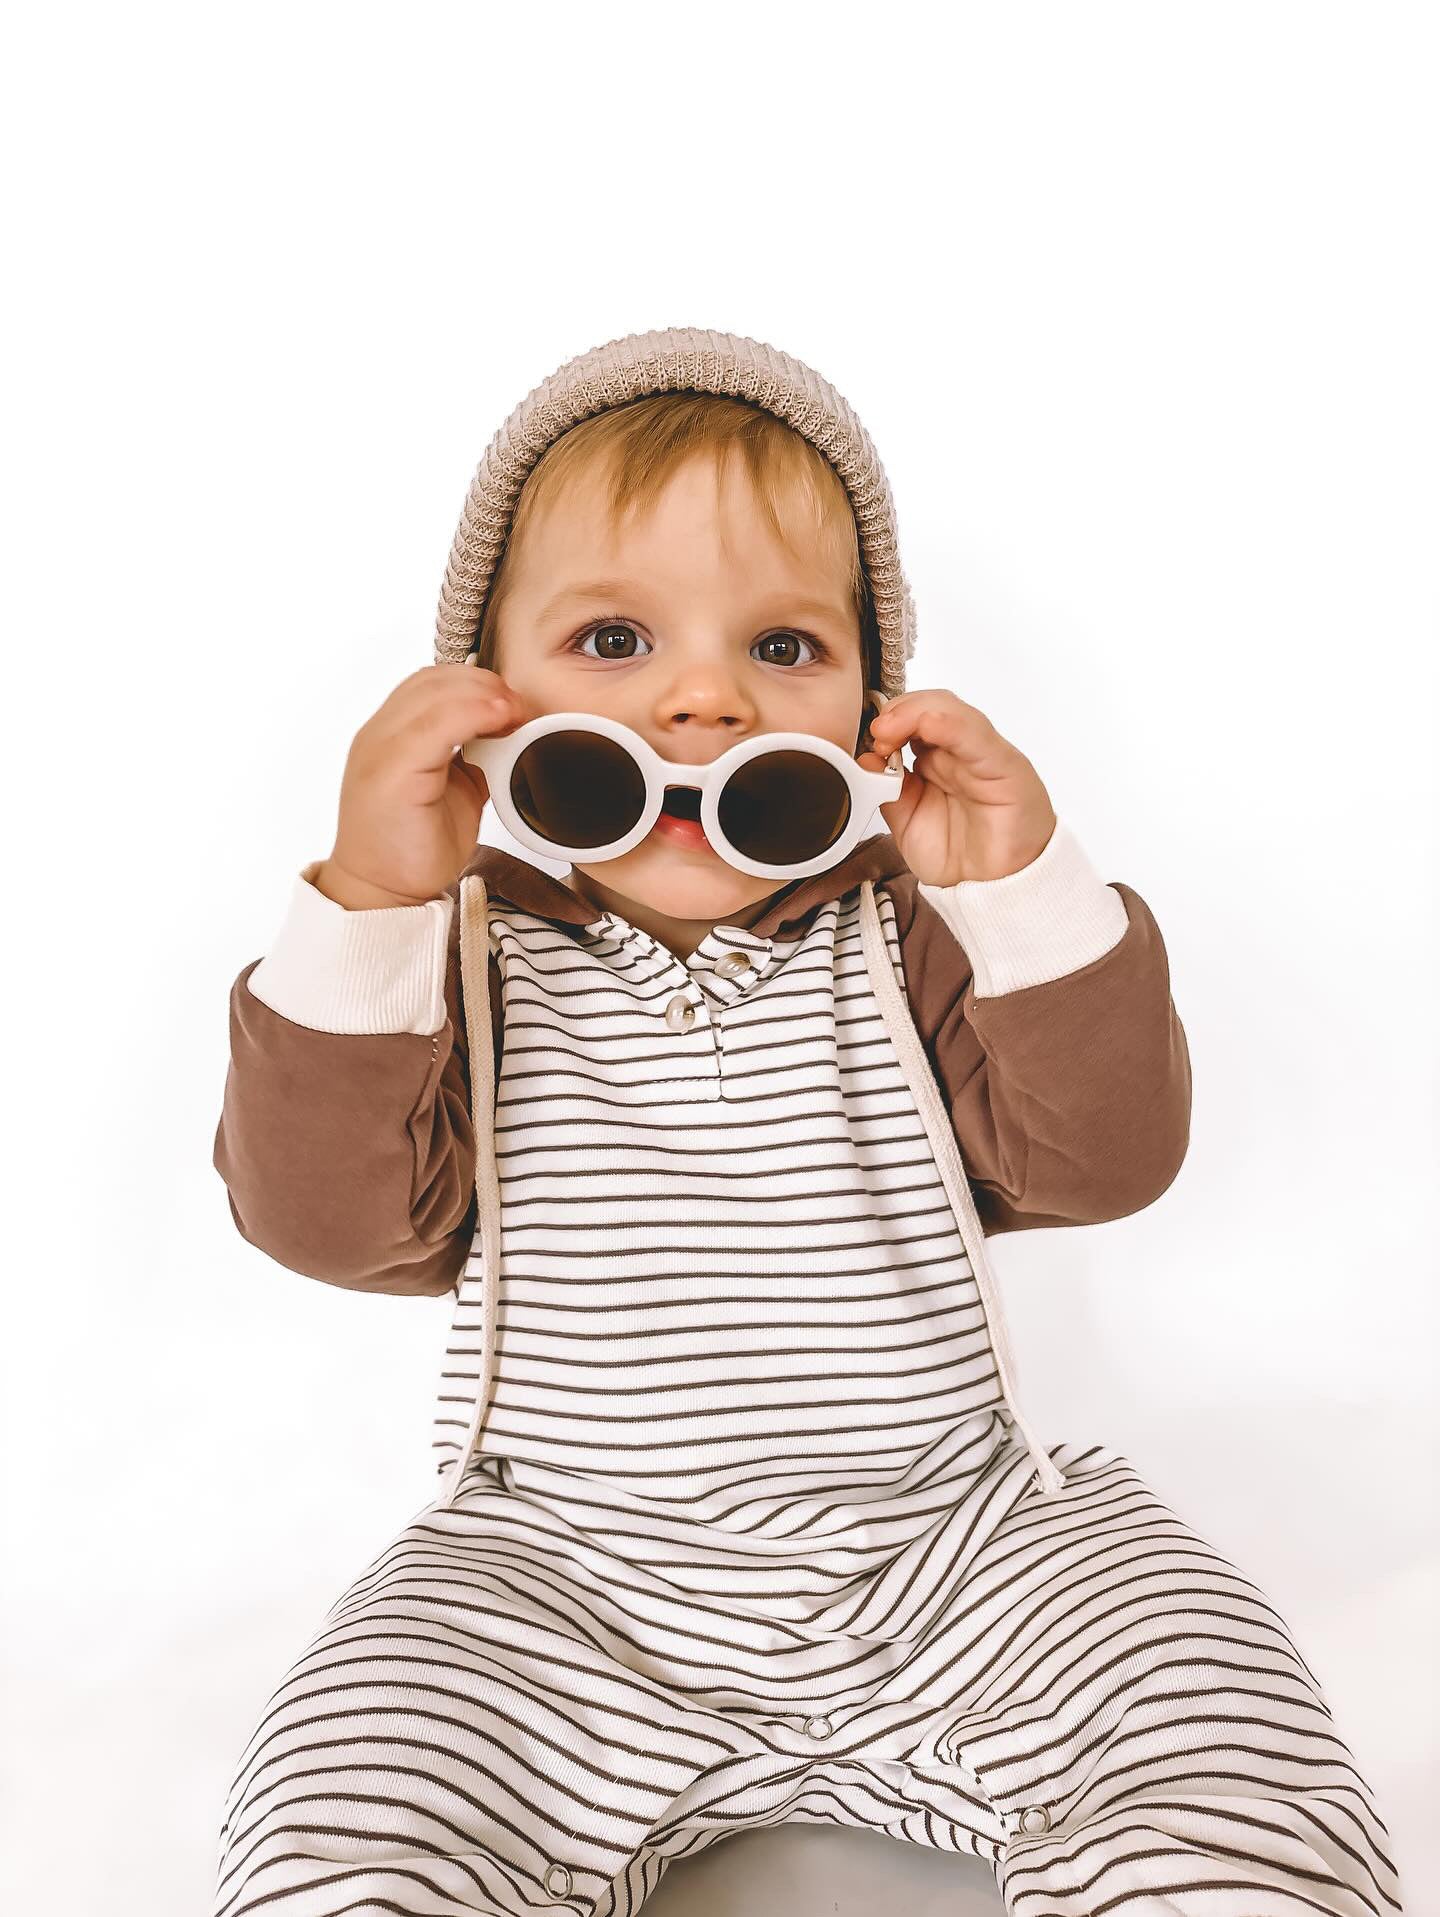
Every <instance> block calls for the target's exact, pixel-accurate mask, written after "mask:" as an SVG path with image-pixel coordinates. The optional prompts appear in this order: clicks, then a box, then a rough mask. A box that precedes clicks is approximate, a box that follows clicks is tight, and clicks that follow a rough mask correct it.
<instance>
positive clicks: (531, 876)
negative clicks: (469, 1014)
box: [465, 832, 909, 939]
mask: <svg viewBox="0 0 1440 1917" xmlns="http://www.w3.org/2000/svg"><path fill="white" fill-rule="evenodd" d="M572 869H573V868H572ZM908 869H909V868H908V867H907V865H906V864H905V861H904V859H903V858H902V857H901V855H900V848H899V847H898V846H897V845H896V843H895V839H894V835H893V834H892V833H889V832H880V833H877V834H876V835H875V836H874V837H873V838H869V839H862V840H861V841H860V843H859V845H857V846H856V847H855V848H854V850H853V851H852V852H851V853H850V854H849V856H848V857H846V858H844V859H842V860H841V861H840V863H839V865H834V866H831V867H830V868H829V870H828V871H825V872H812V873H811V874H810V875H809V877H808V878H803V879H792V880H791V881H790V883H789V884H788V885H782V886H781V887H780V889H779V890H778V891H776V892H772V893H771V894H770V895H769V897H768V898H764V899H761V900H759V901H758V902H757V903H756V904H754V905H748V906H745V907H744V908H742V910H741V912H740V913H739V915H738V916H737V917H736V918H735V919H734V920H726V921H724V922H725V923H727V924H735V925H737V926H742V927H744V929H745V930H747V931H749V932H752V933H754V935H755V936H756V937H757V938H766V939H790V938H798V937H800V936H801V935H802V934H803V932H804V930H805V927H806V926H807V924H808V923H809V920H810V919H811V917H812V916H813V915H814V913H815V912H816V911H818V910H819V908H820V907H821V906H822V905H828V904H829V903H830V901H831V900H832V899H838V898H841V897H843V895H844V894H845V893H846V892H850V891H853V890H854V889H855V887H856V886H858V885H860V884H861V883H862V881H864V880H865V879H873V880H876V881H879V880H881V879H889V878H894V877H896V876H897V875H898V874H900V873H902V872H905V871H908ZM471 873H475V874H477V875H478V876H479V877H480V878H482V879H483V880H484V881H485V890H486V893H487V895H488V896H490V897H491V898H499V899H503V900H505V901H506V902H507V903H509V904H510V905H515V906H518V907H519V908H520V910H521V911H522V912H529V913H532V914H533V915H534V916H535V917H536V918H541V919H551V920H553V921H554V922H555V923H556V924H559V925H581V926H588V925H594V924H595V923H596V921H597V920H598V919H599V918H601V917H603V916H604V915H603V913H602V912H601V910H600V908H599V907H598V906H596V905H593V904H592V903H591V902H590V901H589V900H588V899H582V898H581V897H580V896H579V894H578V893H575V892H572V891H571V890H570V888H569V886H568V885H566V883H565V881H564V880H563V879H559V878H555V877H554V876H552V874H550V873H549V872H545V871H542V870H541V868H540V867H539V866H538V865H531V863H530V861H529V860H528V859H521V858H517V857H516V856H515V854H514V853H512V852H505V851H502V850H501V848H500V847H499V846H497V845H477V846H476V848H475V850H474V852H473V853H472V854H471V857H470V862H469V864H468V865H467V866H466V867H465V874H466V875H467V876H468V875H469V874H471Z"/></svg>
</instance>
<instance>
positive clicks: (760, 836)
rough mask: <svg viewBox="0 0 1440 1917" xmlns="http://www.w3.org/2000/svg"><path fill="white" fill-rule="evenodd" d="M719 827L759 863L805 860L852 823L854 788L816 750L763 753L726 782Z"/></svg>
mask: <svg viewBox="0 0 1440 1917" xmlns="http://www.w3.org/2000/svg"><path fill="white" fill-rule="evenodd" d="M719 812H720V829H721V830H722V831H723V832H724V834H725V836H726V838H727V839H728V840H729V841H730V843H731V844H732V845H733V846H734V847H735V849H736V851H737V852H743V853H744V854H745V856H746V858H749V859H755V860H756V861H757V862H758V863H759V864H761V865H801V864H803V863H804V862H805V861H806V860H807V859H816V858H819V856H820V854H821V853H822V852H826V851H828V850H829V848H830V847H831V846H832V845H834V844H835V842H836V840H837V839H838V838H839V837H840V835H841V833H843V832H844V830H845V827H846V826H847V825H848V824H849V822H850V787H849V786H848V785H847V784H846V782H845V778H844V775H843V774H842V773H841V772H840V771H839V769H838V768H837V767H835V766H833V765H830V764H828V763H827V762H826V761H825V760H824V759H821V758H819V757H817V755H816V754H815V753H813V752H764V753H760V754H759V755H757V757H755V758H753V759H747V760H746V761H745V763H744V765H742V766H741V767H740V769H739V771H738V772H736V773H734V774H733V775H732V776H731V777H730V778H728V779H727V780H726V781H725V787H724V790H723V791H722V792H721V794H720V805H719Z"/></svg>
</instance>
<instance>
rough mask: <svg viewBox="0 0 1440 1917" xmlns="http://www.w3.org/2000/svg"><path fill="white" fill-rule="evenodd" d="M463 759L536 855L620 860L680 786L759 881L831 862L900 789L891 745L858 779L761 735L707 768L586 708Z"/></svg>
mask: <svg viewBox="0 0 1440 1917" xmlns="http://www.w3.org/2000/svg"><path fill="white" fill-rule="evenodd" d="M471 657H472V658H473V657H474V655H473V654H472V655H471ZM870 697H871V698H872V699H873V700H874V701H875V702H876V704H877V705H886V704H888V703H889V701H888V699H887V697H886V695H885V694H884V693H878V692H872V693H871V694H870ZM460 756H461V757H462V758H463V759H466V760H468V761H469V763H470V764H471V765H478V766H479V767H480V769H481V771H482V772H483V773H484V775H485V783H486V785H487V786H488V787H489V789H490V802H491V804H492V805H493V806H494V807H495V810H496V812H497V813H498V814H499V816H500V818H501V820H502V821H503V822H504V824H505V827H506V830H507V831H509V832H511V833H513V835H514V836H515V838H516V839H518V840H519V842H520V844H521V845H524V846H527V847H528V848H529V849H530V851H532V852H536V853H538V854H539V855H540V857H541V858H549V859H567V860H568V861H569V862H570V863H571V864H572V865H576V864H582V863H584V864H595V865H598V864H601V863H602V862H603V861H604V860H606V859H618V858H619V857H620V856H621V855H622V853H625V852H629V851H630V850H631V849H632V847H634V846H637V845H639V843H640V841H641V840H642V839H643V838H645V836H646V835H647V834H648V833H649V832H650V831H651V829H652V828H653V827H654V825H655V822H656V820H657V819H658V818H659V817H660V814H661V812H662V811H663V810H664V807H665V794H666V792H667V791H668V790H669V789H670V788H671V787H672V786H688V787H690V788H692V789H693V790H698V792H699V794H700V826H701V828H702V830H703V831H704V834H705V837H706V839H707V841H708V842H709V844H710V846H711V848H712V849H713V850H714V851H715V852H717V853H718V854H719V855H720V857H721V858H723V859H724V860H725V861H726V863H727V864H729V865H733V866H735V867H736V868H737V869H738V870H739V871H741V872H750V873H753V874H754V876H755V877H756V878H762V879H798V878H804V877H806V876H807V875H808V874H809V873H811V872H824V871H826V870H828V869H829V867H831V866H832V865H837V864H838V863H839V862H840V860H841V859H843V858H844V857H845V856H846V854H847V853H848V852H850V851H851V850H852V849H853V847H854V846H856V845H857V844H858V843H859V841H860V840H861V839H862V838H863V837H864V836H865V835H866V832H867V830H868V828H869V827H870V825H871V824H872V822H873V821H874V818H875V814H876V812H877V811H878V809H879V808H880V806H882V805H886V804H888V803H890V801H891V800H893V799H897V798H899V796H900V790H901V787H902V786H903V785H904V783H905V769H904V763H903V761H902V759H901V757H900V752H899V750H898V748H897V750H896V751H894V752H892V753H891V754H890V758H889V761H888V767H887V770H886V771H884V772H867V771H865V770H864V769H863V767H861V766H858V765H856V763H855V761H854V759H853V758H851V757H850V755H849V754H848V753H846V752H844V751H843V750H842V749H841V748H840V747H839V746H837V745H832V744H831V742H830V741H829V740H828V739H818V738H816V737H815V736H814V735H813V734H812V733H808V732H766V733H761V734H759V735H757V736H756V737H755V738H753V739H742V740H740V741H738V742H737V743H736V744H735V745H733V746H731V747H730V748H729V749H728V751H725V752H722V753H721V754H720V756H719V758H718V759H712V760H710V762H709V763H708V764H707V765H684V764H682V763H680V762H679V761H678V760H675V759H662V758H661V757H660V755H659V753H658V752H656V751H655V750H654V748H653V747H651V746H650V745H648V744H647V743H646V741H645V740H644V739H642V738H641V737H640V734H639V733H638V732H633V731H632V730H631V729H630V727H629V726H626V725H621V724H620V722H619V721H618V720H616V719H607V718H604V717H602V716H601V715H600V714H598V713H594V712H547V713H544V714H542V716H541V717H540V718H538V719H529V720H527V721H526V722H525V724H524V725H522V726H517V727H516V729H515V731H514V732H510V733H507V734H505V735H504V736H503V737H501V738H482V739H470V740H468V741H467V742H466V743H465V744H464V745H463V746H462V747H461V749H460Z"/></svg>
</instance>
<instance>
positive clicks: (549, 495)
mask: <svg viewBox="0 0 1440 1917" xmlns="http://www.w3.org/2000/svg"><path fill="white" fill-rule="evenodd" d="M737 450H738V451H739V453H740V455H741V457H742V458H743V460H744V462H745V469H746V472H747V474H748V476H749V479H750V484H751V488H752V491H753V493H754V495H755V499H756V502H757V503H758V505H759V506H760V508H761V510H762V511H763V512H764V514H765V517H766V519H767V520H768V522H769V524H770V528H771V530H772V531H773V532H774V534H775V537H776V538H777V540H778V541H779V542H780V544H781V545H782V546H784V547H785V548H786V550H787V551H789V552H791V553H798V552H800V551H802V550H803V549H804V547H805V546H806V545H807V544H808V546H809V548H810V550H811V551H812V552H816V553H818V555H819V557H820V560H821V563H822V565H823V566H825V568H826V569H827V570H829V571H832V572H833V573H835V574H836V575H837V576H839V577H841V578H843V579H844V581H845V590H846V591H847V592H848V593H849V595H850V601H851V604H852V606H853V607H854V611H855V618H856V623H857V624H858V626H859V629H860V655H861V662H862V664H863V666H864V670H865V680H864V683H865V685H866V686H873V685H878V684H879V665H880V642H879V628H878V625H877V622H876V618H875V608H874V604H873V601H872V598H871V593H870V583H869V580H868V578H867V577H866V573H865V568H864V566H863V565H862V563H861V559H860V536H859V530H858V528H857V527H856V524H855V515H854V513H853V512H852V511H851V507H850V499H849V495H848V494H847V492H846V490H845V486H844V482H843V481H842V480H841V478H840V475H839V474H838V473H837V472H836V471H835V468H834V467H833V466H832V465H831V464H830V462H829V460H828V459H826V458H825V457H824V455H823V454H822V453H820V452H818V451H817V450H816V448H815V447H814V446H812V445H811V444H810V442H809V440H808V439H805V438H803V437H802V436H801V435H800V434H799V433H797V432H796V431H795V430H794V429H793V428H792V427H790V426H787V425H786V424H785V422H784V420H782V419H779V418H777V417H776V415H775V414H774V413H771V412H767V411H765V410H764V409H763V408H762V407H759V406H754V405H752V404H751V403H750V402H749V401H748V400H744V399H740V398H737V397H735V396H733V395H730V394H716V393H651V394H646V395H645V396H643V397H642V398H640V399H634V400H630V401H628V402H627V403H626V404H624V405H622V406H614V407H611V408H609V409H608V410H607V411H605V412H602V413H596V414H593V415H592V416H591V418H589V419H584V420H581V421H580V423H579V424H578V425H577V426H572V427H571V428H570V430H569V431H568V432H566V433H562V434H561V436H560V438H559V439H557V440H554V441H553V442H552V443H551V444H550V445H549V446H547V447H546V449H545V451H544V453H542V454H541V456H540V458H539V459H538V460H537V461H536V463H535V465H534V467H533V468H532V469H531V471H530V473H529V475H528V477H527V478H526V481H525V484H524V487H523V488H522V489H521V493H520V497H519V499H518V501H517V502H516V507H515V515H514V519H513V521H512V524H511V527H510V531H509V535H508V537H507V539H506V542H505V548H504V551H503V552H502V553H501V555H500V563H499V565H498V567H497V568H496V571H495V577H494V579H493V580H492V581H491V584H490V590H489V592H488V594H487V595H486V600H485V609H484V613H483V615H482V617H481V621H480V629H479V633H478V635H477V637H476V640H475V648H476V651H477V653H478V655H479V656H478V660H477V663H478V664H479V665H482V666H486V667H488V668H490V669H491V670H493V669H494V661H495V654H496V648H497V641H498V638H499V620H500V614H501V612H502V610H503V608H504V606H505V603H506V600H507V599H508V597H509V591H510V584H511V576H513V570H514V569H513V567H512V566H511V565H510V559H511V555H512V554H513V553H514V551H515V549H516V547H517V545H518V544H519V542H520V541H521V540H522V539H523V537H524V533H525V528H526V526H527V525H528V524H529V523H530V521H531V520H532V519H533V518H534V517H535V515H536V514H537V513H539V512H540V511H542V510H543V508H544V507H545V506H546V505H547V504H548V503H550V502H551V501H553V500H554V499H555V498H557V497H558V496H559V495H560V494H562V493H563V492H564V491H565V490H566V489H567V487H571V486H574V485H575V484H576V483H577V482H578V481H579V480H581V479H582V478H583V477H589V476H590V475H592V474H595V473H597V472H600V473H603V472H606V471H608V474H609V486H608V489H607V497H606V511H607V517H608V522H609V526H610V530H611V531H612V532H615V531H617V530H618V529H619V526H620V522H621V520H622V519H623V517H624V516H625V514H626V513H627V512H629V511H630V510H631V509H632V508H633V509H634V510H635V511H636V512H638V513H646V512H649V511H651V510H652V509H653V508H654V506H655V505H656V503H657V501H658V500H659V498H660V495H661V493H662V492H663V491H664V489H665V487H666V485H667V484H668V483H669V481H670V479H671V477H672V476H673V475H674V474H675V472H676V471H677V470H678V469H679V468H680V467H681V466H683V465H684V464H685V463H686V462H687V461H688V460H690V459H692V458H694V457H695V456H696V455H698V454H700V453H707V452H708V453H709V454H710V455H711V456H712V457H713V459H714V461H715V466H716V472H717V476H718V475H719V474H720V473H721V472H723V470H724V468H725V466H726V464H727V463H728V461H729V459H730V458H731V456H732V454H734V453H735V452H736V451H737Z"/></svg>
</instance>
